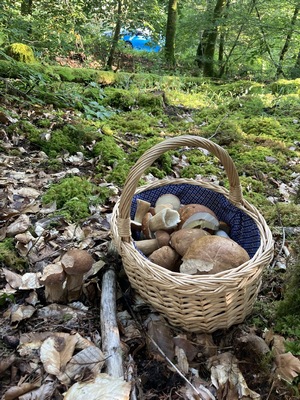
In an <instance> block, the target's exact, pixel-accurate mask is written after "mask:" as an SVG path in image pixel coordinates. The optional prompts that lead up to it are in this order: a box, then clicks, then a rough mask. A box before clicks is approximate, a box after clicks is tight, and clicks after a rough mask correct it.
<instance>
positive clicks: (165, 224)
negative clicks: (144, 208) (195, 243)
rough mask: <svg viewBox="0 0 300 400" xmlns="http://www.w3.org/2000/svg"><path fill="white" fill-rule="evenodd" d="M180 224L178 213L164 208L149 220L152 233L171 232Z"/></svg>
mask: <svg viewBox="0 0 300 400" xmlns="http://www.w3.org/2000/svg"><path fill="white" fill-rule="evenodd" d="M179 222H180V218H179V213H178V211H176V210H171V209H170V208H164V209H162V210H160V211H159V212H158V213H157V214H155V215H154V216H153V217H152V218H151V219H150V220H149V228H150V230H151V232H156V231H158V230H169V229H173V228H176V226H177V225H178V223H179Z"/></svg>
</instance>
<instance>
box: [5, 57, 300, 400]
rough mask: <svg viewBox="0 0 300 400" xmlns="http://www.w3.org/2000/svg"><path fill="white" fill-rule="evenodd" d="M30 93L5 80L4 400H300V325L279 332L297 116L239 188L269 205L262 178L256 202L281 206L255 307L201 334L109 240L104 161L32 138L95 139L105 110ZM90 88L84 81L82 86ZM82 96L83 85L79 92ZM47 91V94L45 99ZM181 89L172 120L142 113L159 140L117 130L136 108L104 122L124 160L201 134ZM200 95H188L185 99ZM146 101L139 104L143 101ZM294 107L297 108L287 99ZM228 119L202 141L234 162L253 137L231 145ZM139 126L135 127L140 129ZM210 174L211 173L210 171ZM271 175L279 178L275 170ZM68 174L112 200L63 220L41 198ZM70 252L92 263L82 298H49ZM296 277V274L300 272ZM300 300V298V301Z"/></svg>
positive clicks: (294, 204) (293, 247)
mask: <svg viewBox="0 0 300 400" xmlns="http://www.w3.org/2000/svg"><path fill="white" fill-rule="evenodd" d="M72 67H74V66H73V65H72ZM143 79H145V77H143ZM3 82H4V81H3ZM22 85H24V82H20V79H19V78H10V79H8V78H5V83H3V85H2V94H0V100H1V102H0V107H1V108H0V134H1V137H0V168H1V176H0V209H1V215H2V216H1V227H0V240H1V241H0V263H1V267H2V269H1V280H0V285H1V286H0V311H1V323H0V332H1V335H0V355H1V359H0V374H1V380H0V394H1V396H2V399H3V400H12V399H20V400H27V399H31V400H32V399H54V400H59V399H63V398H65V399H72V400H74V399H83V398H85V397H86V395H89V396H90V398H93V399H109V398H111V399H115V400H118V399H124V400H126V399H131V400H135V399H141V400H146V399H154V400H155V399H158V400H167V399H169V400H171V399H172V400H179V399H187V400H190V399H205V400H207V399H217V400H235V399H244V400H246V399H262V400H277V399H284V400H294V399H297V398H299V393H300V383H299V382H300V381H299V377H298V374H299V373H300V360H299V354H300V351H299V350H300V345H299V337H298V336H297V335H299V336H300V334H299V326H298V325H297V324H298V322H297V323H295V326H296V327H295V326H287V325H284V324H282V325H281V328H282V330H281V331H280V328H279V325H278V324H276V318H277V315H276V305H277V303H279V302H280V301H281V300H282V299H283V297H284V296H283V293H284V290H286V288H285V283H286V281H287V280H288V278H289V277H290V276H291V275H292V274H293V271H294V270H295V268H297V266H298V265H299V258H300V253H299V243H300V228H299V224H298V222H297V218H299V220H300V211H299V207H300V206H299V198H298V197H299V182H300V171H299V170H298V169H297V168H298V167H297V165H299V156H300V155H299V152H300V148H299V145H300V141H299V139H300V136H299V128H298V125H297V124H298V121H297V118H296V115H289V116H287V115H285V118H286V119H285V120H284V121H282V125H281V126H279V125H278V130H280V129H282V126H284V124H287V123H291V124H293V127H296V128H297V129H296V128H295V129H296V130H295V131H293V132H294V133H293V132H292V131H291V132H292V133H291V136H290V137H288V136H285V132H284V131H283V130H281V131H280V134H279V135H278V136H277V137H276V138H275V136H276V134H275V133H274V126H275V125H272V127H271V129H270V131H272V132H271V134H270V137H271V136H272V135H273V139H272V140H274V143H276V146H277V148H275V150H274V154H276V157H277V158H275V157H274V156H273V155H269V153H266V154H265V155H264V160H263V161H264V162H265V164H263V162H261V160H260V162H259V167H258V170H257V171H255V168H252V169H251V165H250V164H251V163H253V162H254V164H255V160H254V161H253V159H251V158H248V161H246V162H245V160H241V161H240V162H241V163H245V165H246V166H247V167H248V168H249V170H247V168H245V171H244V172H245V174H244V177H243V178H245V180H243V181H242V185H243V184H244V183H245V182H246V183H247V185H248V186H247V190H246V191H247V192H248V195H249V196H250V197H249V201H252V200H253V201H257V202H258V203H259V201H260V197H258V198H257V197H255V196H256V193H254V192H255V189H254V186H255V185H256V184H257V187H258V188H259V191H260V193H259V195H262V196H263V197H264V198H265V199H267V198H269V200H268V201H269V202H271V205H272V206H273V208H272V207H270V206H269V205H268V204H267V205H266V208H265V210H266V215H267V222H268V223H269V224H270V227H271V231H272V234H273V239H274V258H273V259H272V262H271V263H270V265H268V266H267V267H266V268H265V270H264V273H263V279H262V286H261V288H260V291H259V294H258V298H257V301H256V303H255V305H254V308H253V311H252V313H251V314H250V315H249V316H248V317H247V318H246V319H245V321H244V322H243V323H240V324H236V325H233V326H231V327H230V328H228V329H217V330H215V331H214V332H212V333H201V332H199V333H193V332H188V331H185V330H184V329H181V328H180V327H174V326H172V325H170V324H169V323H168V321H167V319H165V318H164V317H163V316H161V315H160V314H159V313H157V312H156V311H155V310H154V309H153V308H152V307H151V306H149V305H148V304H146V303H145V302H144V300H142V298H141V297H140V296H139V295H138V293H137V292H136V291H135V290H133V289H132V288H131V285H130V283H129V281H128V278H127V276H126V273H125V271H124V268H123V265H122V260H121V258H120V257H119V256H118V255H117V253H116V251H115V250H113V249H112V246H111V226H110V223H111V217H112V213H113V208H114V206H115V204H116V202H117V201H118V199H119V197H120V194H121V193H122V184H120V183H118V182H114V181H107V180H106V179H105V178H103V177H99V175H101V173H102V171H103V169H102V170H101V169H100V173H99V168H100V167H99V164H101V156H99V155H95V153H92V152H90V153H85V152H84V151H83V150H82V149H83V147H82V146H79V149H78V150H79V151H74V152H73V153H72V152H70V151H57V150H56V151H55V152H54V153H51V151H52V152H53V149H52V150H50V151H48V153H47V151H45V148H41V145H40V144H38V145H37V141H32V140H31V139H30V138H32V136H30V135H31V133H32V132H30V129H31V128H32V127H34V128H37V127H38V128H39V135H40V137H42V139H43V140H44V141H45V143H46V142H47V143H48V144H49V143H51V140H54V139H53V138H54V135H55V131H56V130H57V129H58V128H60V129H63V127H64V126H69V125H75V124H79V123H81V124H83V125H86V126H89V127H92V129H94V130H95V131H96V130H100V128H99V125H97V123H98V122H97V121H96V122H95V120H96V118H95V116H94V114H92V111H95V109H94V108H93V109H92V111H91V108H90V109H89V114H88V116H89V118H87V113H86V114H83V113H82V112H78V110H76V108H74V107H72V106H70V105H66V106H65V107H63V106H60V107H59V108H58V107H57V106H55V105H53V104H49V103H46V102H45V101H44V99H43V101H39V102H38V101H37V99H38V96H37V93H38V92H35V89H36V87H35V83H33V86H34V89H33V90H32V91H28V92H26V93H27V95H26V96H24V93H25V92H24V86H22ZM28 85H30V82H29V83H28ZM82 86H83V87H86V83H84V84H82ZM220 87H221V86H220V85H218V87H217V89H218V91H219V92H217V91H216V92H215V94H212V93H210V97H211V98H213V103H214V104H216V103H217V102H218V101H220V103H218V107H221V105H220V104H221V103H222V99H218V96H219V94H220ZM241 87H242V84H241ZM27 88H28V86H27ZM74 88H75V89H74V90H78V89H77V87H76V86H74ZM61 89H62V88H60V90H61ZM156 89H157V88H155V90H156ZM51 90H53V89H51V87H50V86H49V87H48V91H49V93H50V92H51ZM67 90H69V89H67ZM101 90H102V89H101ZM104 90H105V89H104ZM126 90H127V91H128V92H130V88H127V89H124V88H122V95H124V91H126ZM210 90H211V89H210ZM226 90H227V89H225V87H224V96H231V94H227V95H226ZM297 90H300V89H297ZM183 92H184V91H183V90H182V91H181V92H180V93H179V91H178V88H175V90H174V89H173V94H172V89H170V91H168V93H167V99H168V100H169V101H170V103H168V104H165V90H163V91H160V92H159V94H161V93H162V99H161V107H163V108H164V110H163V113H164V116H163V117H162V115H161V114H160V113H159V112H158V111H157V110H156V111H155V112H153V113H151V110H149V109H147V110H146V114H147V115H150V116H151V118H152V119H149V122H147V121H146V117H145V120H143V123H144V124H145V125H144V126H143V129H144V128H145V126H146V125H147V124H149V126H146V128H147V129H152V128H153V127H154V126H155V132H154V133H153V132H152V133H150V134H149V133H148V134H146V135H145V136H143V135H144V133H143V132H141V131H139V128H138V127H137V129H136V130H135V128H134V127H132V126H129V125H127V126H126V125H124V126H123V128H120V126H121V122H120V121H121V118H123V119H124V121H125V122H126V121H127V123H128V124H129V120H130V117H129V116H130V115H131V112H134V110H133V109H132V108H131V107H129V108H128V110H124V108H123V109H122V108H121V107H118V113H117V116H115V117H113V118H119V119H118V120H116V119H115V122H114V123H115V125H113V123H111V125H109V123H108V122H107V121H109V118H110V117H107V118H105V117H103V114H101V121H102V122H101V123H102V125H101V129H102V132H103V130H104V128H105V129H108V127H107V124H108V125H109V129H110V133H111V130H113V129H118V131H117V133H116V134H115V137H116V140H117V143H118V147H120V148H121V149H122V150H124V152H130V151H131V152H133V149H137V148H139V144H140V142H141V141H142V140H143V139H146V142H147V141H149V139H150V138H152V136H155V135H156V136H158V137H159V138H165V137H172V136H176V135H177V132H178V133H179V134H182V133H187V134H194V132H198V128H199V126H200V123H199V120H197V112H198V110H201V109H203V107H204V105H203V104H202V105H201V106H198V105H197V104H195V103H194V104H195V105H194V107H191V105H190V104H188V103H187V104H182V102H183V101H184V100H183V96H184V94H183ZM60 93H61V92H60ZM119 94H120V92H119ZM190 94H191V93H187V96H188V95H190ZM247 94H248V93H247V92H246V91H245V92H244V93H242V94H241V95H239V96H236V98H234V99H233V98H231V102H230V104H231V107H232V108H231V111H230V109H229V108H228V109H226V110H222V112H224V115H228V112H232V113H234V107H238V104H243V107H244V106H245V107H246V106H247V102H246V101H245V97H246V96H247ZM155 95H156V93H155ZM31 96H32V97H31ZM124 96H125V95H124ZM104 97H105V96H104ZM179 97H180V98H179ZM237 97H238V98H237ZM254 97H255V95H254V94H252V97H251V98H250V97H249V98H248V101H250V102H251V101H252V106H253V107H254V106H255V107H256V106H257V104H258V103H259V101H262V102H263V100H262V97H261V96H260V98H259V99H258V97H259V96H258V97H257V98H256V100H257V104H256V105H255V104H254V100H253V99H254ZM176 98H177V100H176ZM60 99H61V100H64V98H60ZM151 99H152V100H153V98H151ZM193 99H194V98H193ZM193 99H191V100H190V101H191V102H192V101H193ZM77 100H78V99H77ZM127 100H128V99H127ZM176 101H177V103H176ZM285 101H287V100H286V99H285ZM291 101H293V99H292V98H291ZM248 104H249V103H248ZM278 104H279V100H278V98H277V106H278ZM293 104H294V103H293ZM94 106H95V105H94ZM119 106H120V105H119ZM91 107H92V106H91ZM139 107H140V109H141V107H142V106H141V105H140V106H139ZM156 107H157V105H156ZM248 107H249V105H248ZM261 107H262V108H264V111H262V112H264V113H268V112H270V114H269V115H268V117H269V116H271V118H272V123H275V122H274V121H280V122H281V120H280V118H279V116H278V114H277V115H274V114H273V113H272V112H271V111H270V110H271V107H270V106H269V105H268V106H266V105H265V104H262V106H261ZM278 107H280V105H279V106H278ZM295 107H296V106H295ZM241 108H242V106H241ZM287 108H289V109H290V108H291V105H290V104H289V106H288V107H287ZM250 109H251V107H249V110H250ZM85 110H86V109H85ZM211 110H212V108H211ZM220 110H221V108H219V111H220ZM100 111H101V113H104V111H103V109H101V110H100ZM100 111H99V112H100ZM139 111H140V110H139ZM201 112H202V111H201ZM256 112H257V110H256V111H255V112H254V114H255V113H256ZM146 114H145V115H146ZM217 114H218V111H217V108H216V109H215V110H214V118H217ZM264 115H266V114H264ZM92 117H93V118H92ZM139 118H141V116H139ZM199 118H200V117H199ZM201 118H203V116H201ZM209 118H210V117H208V119H207V120H206V121H205V123H203V126H204V127H205V126H207V125H209V121H208V120H209ZM222 118H224V117H222V116H220V119H219V120H216V121H214V124H212V127H211V131H210V132H208V131H206V132H205V131H204V135H206V137H211V138H212V140H216V142H219V144H220V145H223V146H225V147H226V148H227V149H228V151H229V152H231V153H232V149H234V153H232V154H239V152H240V153H241V154H243V153H244V150H243V149H242V148H240V149H238V146H237V144H239V143H244V142H243V138H241V137H238V139H237V138H236V137H234V139H233V138H232V134H230V132H229V130H230V129H231V128H232V126H230V125H228V126H227V127H226V128H225V127H224V131H223V136H222V135H221V134H220V129H219V126H220V124H221V123H222V121H224V119H223V120H222ZM229 119H230V118H229ZM287 119H289V121H288V122H287ZM46 120H47V127H46V128H43V121H46ZM170 120H172V124H170V125H167V124H168V122H166V121H170ZM103 121H104V122H103ZM116 121H117V122H116ZM122 121H123V120H122ZM154 121H155V122H154ZM261 121H262V119H261ZM291 121H293V122H291ZM125 122H124V123H125ZM117 123H118V125H116V124H117ZM135 123H136V124H138V122H137V121H135ZM103 124H105V126H104V125H103ZM176 124H178V125H176ZM205 124H206V125H205ZM196 125H197V127H196ZM299 125H300V124H299ZM116 126H117V128H116ZM133 126H134V125H133ZM276 126H277V125H276ZM291 126H292V125H291ZM140 129H141V128H140ZM153 129H154V128H153ZM288 129H289V128H287V130H288ZM148 132H149V131H148ZM150 132H151V131H150ZM241 135H243V134H241ZM251 135H252V136H251ZM251 135H250V134H249V138H250V136H251V140H252V138H253V137H254V136H255V135H254V134H251ZM113 136H114V133H113ZM257 137H259V138H260V142H259V143H256V144H257V145H260V146H264V143H267V147H268V149H269V148H271V147H272V145H273V142H272V141H271V139H270V137H267V134H266V133H265V132H264V133H260V134H259V135H258V136H257ZM297 138H298V139H297ZM236 139H237V140H238V143H237V142H236ZM256 139H257V138H256ZM74 140H75V139H74ZM249 140H250V139H249ZM257 140H258V139H257ZM68 145H69V144H68ZM62 146H63V145H62ZM93 146H95V141H93V140H91V142H90V143H89V144H88V145H86V148H87V149H88V150H90V148H92V147H93ZM235 146H237V149H236V148H234V147H235ZM283 148H284V157H283V160H282V161H281V158H280V154H279V153H280V151H281V150H282V149H283ZM278 149H280V150H278ZM247 151H248V149H247ZM53 154H54V155H53ZM202 156H203V154H202ZM233 158H234V157H233ZM198 161H199V159H198ZM277 161H278V162H283V165H285V166H287V165H288V167H286V170H285V171H283V168H280V167H279V168H278V169H276V174H277V175H274V173H275V172H274V171H275V169H274V165H276V163H277ZM185 163H188V161H187V160H186V159H185V158H184V157H183V155H182V154H181V155H180V156H179V155H178V153H176V154H172V169H171V170H170V171H169V172H168V174H167V177H168V178H170V179H173V178H174V177H175V178H177V177H178V171H180V170H182V168H183V165H184V164H185ZM240 165H241V164H239V165H238V166H240ZM263 166H266V167H265V168H266V169H265V170H264V169H263V168H264V167H263ZM102 168H103V166H102ZM210 168H213V167H212V165H210ZM268 168H270V171H271V172H270V173H269V174H268ZM113 169H114V164H111V165H106V166H105V172H106V173H107V172H111V171H112V170H113ZM250 169H251V173H250V172H249V171H250ZM246 170H247V171H246ZM214 173H215V170H214V169H213V174H211V176H210V177H209V179H210V180H212V181H213V182H216V183H219V182H220V180H221V179H222V176H221V175H220V176H216V175H215V174H214ZM247 174H248V175H251V176H250V177H251V181H247V180H246V179H247V176H246V177H245V175H247ZM288 174H289V175H288ZM72 176H78V177H81V178H82V179H87V180H88V181H89V182H93V183H95V184H97V185H100V186H101V187H105V188H109V190H110V195H109V197H108V198H107V199H106V201H105V203H102V204H99V203H98V204H92V205H90V206H89V215H88V216H87V217H85V218H81V219H80V220H75V221H74V220H70V218H69V217H66V214H64V212H60V211H61V210H60V208H59V206H58V205H57V204H55V203H52V204H45V203H44V202H43V196H44V195H45V193H46V192H47V191H48V190H49V188H50V187H51V185H54V184H57V183H59V182H61V181H62V180H64V179H65V178H68V177H72ZM241 176H243V174H241ZM287 176H288V177H287ZM157 179H158V178H156V177H155V176H154V175H153V174H152V173H145V174H144V175H143V183H144V184H148V183H150V182H153V181H155V180H157ZM261 184H262V186H261ZM251 185H252V186H251ZM251 196H252V197H251ZM274 199H277V200H274ZM276 201H277V202H278V203H279V204H281V205H282V204H283V208H280V207H281V206H280V207H279V208H278V207H277V206H276V205H275V203H276ZM272 202H273V203H272ZM285 207H291V208H285ZM274 208H275V211H274ZM62 209H63V207H62ZM263 210H264V209H263ZM270 210H271V211H270ZM62 211H63V210H62ZM291 213H292V215H291ZM297 213H299V214H297ZM263 214H264V213H263ZM293 220H294V221H293ZM291 221H292V222H291ZM293 222H294V223H293ZM74 247H75V248H80V249H82V250H84V251H86V252H88V253H89V254H90V255H92V257H93V261H94V263H93V266H92V269H91V270H90V271H89V272H88V273H86V274H85V275H84V278H83V283H82V287H81V291H80V294H79V296H78V298H76V299H75V300H74V299H73V300H74V301H68V300H66V299H64V300H62V299H58V298H56V299H55V300H53V299H52V300H51V298H49V290H50V289H48V292H47V291H45V285H44V284H43V283H42V282H41V280H40V279H41V276H42V273H43V270H44V269H45V267H46V266H47V265H50V264H51V265H57V264H58V263H59V262H60V260H61V258H62V256H63V255H64V254H65V253H66V252H67V250H68V249H70V248H74ZM110 268H112V269H113V270H114V271H115V273H116V286H117V292H116V316H117V321H118V333H119V335H120V351H121V353H122V360H123V368H124V377H125V380H122V379H117V378H115V379H114V378H110V377H109V376H108V375H106V373H105V372H106V362H107V357H109V354H105V352H104V351H103V352H102V351H101V350H100V349H102V343H103V337H102V330H101V329H103V326H102V323H103V321H101V306H100V304H101V301H103V299H102V298H101V296H102V295H103V290H102V289H101V285H102V279H103V276H104V275H105V272H106V271H107V270H108V269H110ZM296 271H297V269H296ZM296 273H298V274H299V269H298V272H296ZM56 293H57V292H56ZM50 297H51V294H50ZM296 301H299V297H298V298H297V299H296ZM298 306H299V303H298ZM289 328H290V329H289ZM297 329H298V330H297ZM102 350H103V349H102ZM100 372H101V373H100ZM96 393H97V394H96ZM97 396H98V397H97Z"/></svg>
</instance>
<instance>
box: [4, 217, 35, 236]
mask: <svg viewBox="0 0 300 400" xmlns="http://www.w3.org/2000/svg"><path fill="white" fill-rule="evenodd" d="M29 227H30V219H29V217H28V215H26V214H22V215H20V216H19V218H17V219H16V220H15V221H14V222H13V223H11V224H10V225H8V227H7V231H6V234H7V236H10V237H12V236H15V235H17V234H18V233H23V232H25V231H27V230H28V228H29Z"/></svg>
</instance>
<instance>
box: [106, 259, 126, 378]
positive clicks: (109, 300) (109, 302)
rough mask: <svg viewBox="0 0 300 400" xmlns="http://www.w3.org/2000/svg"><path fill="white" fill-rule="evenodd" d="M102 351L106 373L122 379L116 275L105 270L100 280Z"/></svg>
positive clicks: (111, 271) (112, 270) (112, 271)
mask: <svg viewBox="0 0 300 400" xmlns="http://www.w3.org/2000/svg"><path fill="white" fill-rule="evenodd" d="M100 317H101V335H102V351H103V353H104V354H105V355H106V357H107V360H106V372H107V373H108V374H109V375H111V376H113V377H116V378H118V377H123V376H124V371H123V363H122V351H121V346H120V335H119V329H118V325H117V314H116V273H115V270H114V268H113V267H110V268H109V269H107V270H106V271H105V272H104V274H103V278H102V292H101V315H100Z"/></svg>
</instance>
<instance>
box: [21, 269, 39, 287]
mask: <svg viewBox="0 0 300 400" xmlns="http://www.w3.org/2000/svg"><path fill="white" fill-rule="evenodd" d="M41 276H42V274H41V273H40V272H27V273H26V274H24V275H23V276H22V283H21V285H20V286H19V289H20V290H31V289H38V288H40V287H42V286H43V285H41V284H40V282H39V278H40V277H41Z"/></svg>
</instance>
